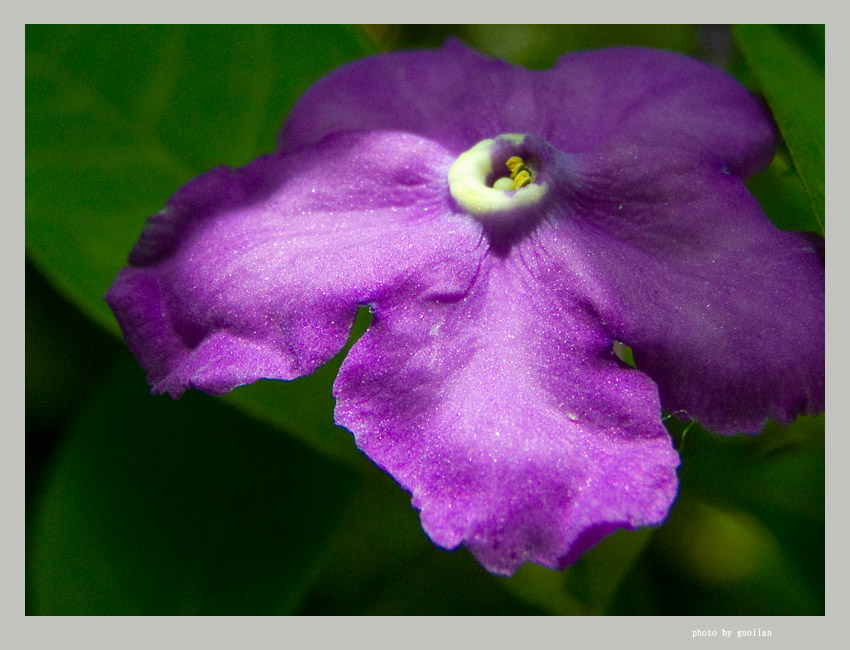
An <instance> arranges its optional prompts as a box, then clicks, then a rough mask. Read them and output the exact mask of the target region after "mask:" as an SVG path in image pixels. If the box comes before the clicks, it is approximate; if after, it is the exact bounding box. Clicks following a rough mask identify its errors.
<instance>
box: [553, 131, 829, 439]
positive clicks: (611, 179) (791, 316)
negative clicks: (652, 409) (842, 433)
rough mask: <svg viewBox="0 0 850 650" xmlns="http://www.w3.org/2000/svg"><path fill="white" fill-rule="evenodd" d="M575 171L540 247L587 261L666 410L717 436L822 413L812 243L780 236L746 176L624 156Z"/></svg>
mask: <svg viewBox="0 0 850 650" xmlns="http://www.w3.org/2000/svg"><path fill="white" fill-rule="evenodd" d="M574 165H575V166H574V168H573V173H574V174H575V175H576V178H575V180H574V183H573V185H572V187H571V188H570V189H569V192H568V195H565V196H564V198H563V200H562V201H561V202H560V208H559V214H558V215H557V216H556V217H553V218H552V221H553V223H554V224H555V226H556V227H555V229H554V231H553V232H554V233H557V236H554V235H553V236H550V237H547V238H546V239H545V245H546V248H547V250H548V251H549V252H550V254H552V255H553V257H557V258H558V259H559V260H560V264H561V265H562V266H565V265H569V264H571V263H575V261H576V260H577V259H581V260H582V264H583V267H584V276H585V277H587V278H589V281H588V288H587V291H588V293H587V295H588V299H589V300H591V301H592V302H593V304H594V306H595V308H596V309H597V311H598V314H599V317H600V320H601V321H602V322H604V323H606V327H607V329H608V331H609V332H610V333H611V334H612V336H613V337H614V338H616V339H618V340H620V341H622V342H623V343H625V344H627V345H629V346H631V347H632V348H633V351H634V357H635V361H636V363H637V366H638V368H640V369H641V370H642V371H644V372H646V373H647V374H648V375H649V376H650V377H652V379H653V380H654V381H655V382H656V383H657V384H658V386H659V391H660V394H661V399H662V404H664V406H665V408H667V409H668V410H670V411H675V412H676V414H677V416H678V417H680V418H682V419H695V420H697V421H699V422H700V423H702V424H703V425H705V426H706V427H707V428H709V429H712V430H715V431H718V432H721V433H734V432H747V433H756V432H758V431H760V430H761V428H762V427H763V425H764V421H765V419H767V418H772V419H775V420H777V421H779V422H781V423H784V424H788V423H790V422H791V421H792V420H793V419H794V418H795V417H797V415H800V414H814V413H819V412H821V411H822V410H823V407H824V354H825V349H824V267H823V256H822V255H823V249H822V241H821V242H820V245H819V243H818V239H819V238H817V237H810V236H803V235H801V234H799V233H792V232H783V231H780V230H778V229H776V228H775V227H774V226H773V225H772V224H771V223H770V221H769V220H768V218H767V217H766V216H765V215H764V213H763V212H762V210H761V207H760V206H759V205H758V203H757V202H756V201H755V199H754V198H753V197H752V195H750V193H749V192H748V190H747V188H746V187H745V185H744V183H743V181H742V180H741V179H740V178H738V177H736V176H735V175H733V174H730V173H729V172H728V170H727V169H726V168H724V167H718V166H717V165H716V164H712V161H706V160H704V159H702V158H699V157H696V156H693V155H689V154H686V153H679V154H676V153H675V152H671V151H670V150H669V149H666V148H663V149H658V148H655V149H654V148H648V147H642V148H631V149H623V148H619V149H616V150H614V151H611V152H609V153H607V154H599V155H593V156H591V155H585V156H577V157H575V158H574ZM576 170H580V171H576ZM544 282H545V283H547V284H548V285H549V286H554V285H555V284H556V283H557V282H559V279H558V278H557V277H552V278H549V279H546V280H544ZM565 290H569V289H565Z"/></svg>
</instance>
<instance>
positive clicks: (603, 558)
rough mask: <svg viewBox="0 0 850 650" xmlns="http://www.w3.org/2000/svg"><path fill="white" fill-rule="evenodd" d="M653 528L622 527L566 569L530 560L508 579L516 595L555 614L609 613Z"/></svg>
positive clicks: (509, 587) (508, 584)
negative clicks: (635, 528) (551, 567)
mask: <svg viewBox="0 0 850 650" xmlns="http://www.w3.org/2000/svg"><path fill="white" fill-rule="evenodd" d="M652 534H653V531H652V530H650V529H646V528H645V529H641V530H637V531H626V530H620V531H617V532H616V533H614V534H613V535H610V536H609V537H607V538H605V539H604V540H603V541H602V542H600V543H599V544H598V545H597V546H595V547H594V548H593V549H591V550H590V551H588V552H587V553H585V554H584V555H582V556H581V558H579V560H578V562H576V564H574V565H573V566H570V567H568V568H566V569H565V570H564V571H563V572H559V571H551V570H549V569H545V568H543V567H540V566H536V565H531V564H527V565H525V566H523V567H522V568H520V570H519V571H517V573H516V575H514V576H513V577H512V578H510V579H508V580H507V581H506V585H507V588H508V589H509V590H510V591H512V592H513V593H514V594H515V595H516V596H519V597H520V598H522V599H523V600H525V601H526V602H528V603H532V604H535V605H537V606H538V607H540V608H541V609H543V610H544V611H547V612H549V613H551V614H558V615H573V616H587V615H601V614H605V613H606V612H607V611H608V609H609V607H610V605H611V603H612V601H613V599H614V597H615V595H616V594H617V591H618V590H619V589H620V586H621V584H622V583H623V581H624V580H625V578H626V576H627V575H628V574H629V572H630V571H631V569H632V566H633V565H634V563H635V562H636V561H637V559H638V558H639V557H640V555H641V553H642V552H643V550H644V548H645V547H646V545H647V543H648V542H649V540H650V538H651V537H652Z"/></svg>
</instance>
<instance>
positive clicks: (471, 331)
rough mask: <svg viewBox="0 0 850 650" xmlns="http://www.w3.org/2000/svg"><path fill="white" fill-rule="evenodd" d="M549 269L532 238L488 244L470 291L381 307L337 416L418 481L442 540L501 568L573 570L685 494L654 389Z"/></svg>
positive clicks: (401, 473)
mask: <svg viewBox="0 0 850 650" xmlns="http://www.w3.org/2000/svg"><path fill="white" fill-rule="evenodd" d="M550 264H551V258H549V257H548V256H547V255H546V254H545V251H543V250H542V249H540V248H539V247H537V246H535V245H533V244H526V245H523V246H520V247H515V248H513V249H512V250H511V251H510V252H509V253H508V254H507V256H504V257H503V256H501V255H497V254H494V253H493V252H492V251H491V253H490V254H489V255H488V257H487V258H486V260H485V262H484V264H483V265H482V269H481V272H480V274H479V276H478V279H477V280H476V283H475V284H474V286H473V288H472V290H471V291H470V293H469V294H468V295H466V296H465V297H464V298H462V299H461V300H457V301H443V300H435V299H421V300H415V301H408V302H406V303H404V304H395V303H388V304H386V305H385V306H381V305H378V306H377V307H376V308H375V312H374V320H373V322H372V325H371V327H370V329H369V330H368V331H367V332H366V334H365V335H364V336H363V337H362V338H361V339H360V340H359V341H358V342H357V344H356V345H355V346H354V347H353V348H352V350H351V352H350V353H349V355H348V357H347V358H346V360H345V362H344V363H343V366H342V369H341V370H340V374H339V376H338V378H337V382H336V384H335V387H334V394H335V396H336V398H337V409H336V419H337V422H338V423H339V424H341V425H343V426H345V427H346V428H348V429H349V430H351V431H352V432H353V433H354V435H355V438H356V440H357V444H358V446H359V447H360V449H362V450H363V451H364V452H365V453H366V454H368V455H369V457H370V458H372V459H373V460H374V461H375V462H377V463H378V464H379V465H380V466H381V467H382V468H384V469H386V470H387V471H388V472H390V473H391V474H392V475H393V476H394V477H395V478H396V479H397V480H398V481H399V482H400V483H401V485H402V486H404V487H405V488H406V489H408V490H409V491H411V492H412V494H413V504H414V506H416V507H417V508H419V509H420V510H421V518H422V525H423V527H424V529H425V530H426V532H427V533H428V534H429V536H430V537H431V538H432V539H433V540H434V542H436V543H437V544H439V545H441V546H444V547H446V548H453V547H455V546H457V545H458V544H460V543H462V542H463V543H465V544H466V545H467V546H468V547H469V548H470V550H471V551H472V552H473V553H474V554H475V555H476V556H477V558H478V559H479V561H480V562H481V563H482V564H483V565H484V566H485V567H487V568H488V569H489V570H490V571H492V572H494V573H500V574H511V573H513V571H514V570H515V569H516V568H517V567H518V566H519V565H521V564H522V563H523V562H525V561H532V562H537V563H540V564H543V565H545V566H548V567H553V568H563V567H564V566H565V565H566V564H568V563H570V562H573V561H575V559H576V558H577V557H578V555H579V554H580V553H581V552H582V551H584V550H586V549H587V548H589V547H590V546H592V545H593V544H595V543H596V542H597V541H599V539H600V538H602V537H603V536H605V535H606V534H608V533H610V532H611V531H612V530H614V529H615V528H618V527H624V528H635V527H638V526H643V525H652V524H658V523H660V522H661V521H662V520H663V519H664V518H665V517H666V515H667V512H668V510H669V507H670V504H671V503H672V500H673V499H674V497H675V493H676V473H675V468H676V467H677V465H678V462H679V460H678V456H677V454H676V453H675V451H674V450H673V448H672V445H671V442H670V438H669V436H668V435H667V433H666V431H665V429H664V427H663V426H662V425H661V419H660V411H661V408H660V406H659V402H658V396H657V392H656V389H655V386H654V385H653V384H652V382H651V381H649V380H648V379H647V377H646V376H645V375H643V374H642V373H640V372H638V371H635V370H632V369H630V368H627V367H625V365H624V364H622V363H620V362H619V361H618V360H617V359H616V358H615V357H614V355H613V354H612V352H611V339H610V337H609V336H608V335H607V333H606V332H605V331H604V329H603V328H602V327H601V326H600V324H599V323H598V321H597V320H596V318H595V315H594V314H593V313H592V312H589V311H587V310H586V309H584V308H583V307H582V305H581V304H580V303H578V302H576V301H574V300H571V299H570V298H569V297H564V296H559V295H557V294H555V293H553V292H551V291H549V290H547V288H546V285H545V284H541V283H540V282H539V280H540V275H541V274H543V269H544V268H547V267H548V266H549V265H550ZM547 272H548V271H547Z"/></svg>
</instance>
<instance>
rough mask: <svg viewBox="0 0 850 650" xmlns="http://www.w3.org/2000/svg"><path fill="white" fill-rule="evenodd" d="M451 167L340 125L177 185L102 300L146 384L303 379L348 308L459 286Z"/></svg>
mask: <svg viewBox="0 0 850 650" xmlns="http://www.w3.org/2000/svg"><path fill="white" fill-rule="evenodd" d="M451 162H452V158H451V157H450V156H448V155H447V153H446V152H445V151H444V150H443V149H442V148H440V147H439V146H437V145H435V144H434V143H431V142H428V141H425V140H422V139H420V138H417V137H414V136H409V135H405V134H398V133H370V134H364V133H360V134H340V135H334V136H331V137H328V138H327V139H326V140H324V141H323V142H321V143H319V144H318V145H316V146H315V147H312V148H310V149H309V150H304V151H300V152H297V153H293V154H288V155H283V154H275V155H269V156H264V157H262V158H259V159H258V160H256V161H254V162H253V163H251V164H249V165H247V166H246V167H244V168H241V169H236V170H233V169H229V168H224V167H221V168H218V169H215V170H212V171H211V172H208V173H207V174H204V175H203V176H201V177H199V178H197V179H195V180H194V181H192V182H190V183H189V184H188V185H186V186H185V187H183V188H182V189H181V190H179V191H178V192H177V193H176V194H175V196H174V197H172V199H171V200H170V201H169V202H168V204H167V206H166V208H165V209H164V210H163V211H162V212H161V213H159V214H157V215H154V216H153V217H152V218H151V219H150V220H149V222H148V225H147V227H146V229H145V232H144V233H143V235H142V237H141V239H140V241H139V243H138V244H137V245H136V248H135V249H134V250H133V252H132V254H131V256H130V261H131V266H130V267H128V268H125V269H123V270H122V271H121V272H120V274H119V275H118V278H117V279H116V281H115V282H114V284H113V286H112V287H111V289H110V290H109V293H108V294H107V301H108V302H109V304H110V306H111V307H112V309H113V310H114V312H115V314H116V317H117V319H118V321H119V324H120V325H121V328H122V331H123V332H124V335H125V338H126V340H127V342H128V345H129V346H130V348H131V350H132V351H133V352H134V354H135V355H136V357H137V359H138V360H139V361H140V363H141V364H142V366H143V367H144V368H145V369H146V370H147V372H148V374H149V381H150V382H151V384H152V385H153V386H154V390H155V392H169V393H171V394H172V395H173V396H175V397H176V396H179V395H180V394H181V393H182V392H183V391H184V390H185V389H186V388H188V387H190V386H194V387H198V388H201V389H202V390H205V391H207V392H211V393H223V392H226V391H228V390H230V389H232V388H233V387H235V386H238V385H241V384H245V383H249V382H252V381H254V380H256V379H258V378H261V377H266V378H277V379H292V378H295V377H297V376H300V375H304V374H309V373H311V372H313V371H314V370H315V369H316V368H317V367H318V366H319V365H321V364H322V363H324V362H326V361H327V360H329V359H330V358H331V357H332V356H333V355H334V354H336V353H337V352H338V351H339V350H340V349H341V348H342V346H343V345H344V343H345V341H346V338H347V336H348V333H349V331H350V328H351V324H352V322H353V320H354V316H355V314H356V311H357V305H358V304H365V303H369V302H372V301H379V300H383V299H390V297H393V298H394V299H397V300H406V299H415V298H417V297H422V296H451V295H454V294H458V293H460V294H462V293H464V292H465V291H466V289H467V288H468V286H469V284H470V282H471V280H472V277H473V276H474V273H475V271H476V269H477V266H478V262H479V259H480V257H481V253H479V252H477V251H478V249H479V247H480V229H479V228H478V227H477V226H476V225H475V224H474V223H473V222H471V221H469V220H468V219H464V218H460V217H455V216H453V215H452V214H450V213H449V210H448V208H447V202H448V201H449V200H450V199H449V196H448V190H447V187H446V182H445V177H446V174H447V170H448V167H449V166H450V164H451Z"/></svg>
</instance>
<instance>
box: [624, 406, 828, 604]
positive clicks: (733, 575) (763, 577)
mask: <svg viewBox="0 0 850 650" xmlns="http://www.w3.org/2000/svg"><path fill="white" fill-rule="evenodd" d="M668 425H670V426H672V427H676V428H680V429H681V428H683V427H686V426H688V427H689V431H688V433H687V435H686V436H685V437H684V440H683V442H682V446H681V449H680V452H681V455H682V466H681V469H680V471H679V478H680V482H681V487H680V492H679V497H678V498H677V500H676V503H675V505H674V507H673V511H672V513H671V515H670V518H669V520H668V521H667V522H666V523H665V524H664V526H662V527H661V528H660V529H659V530H658V532H657V533H656V534H655V535H654V536H653V538H652V540H651V542H650V545H649V548H648V551H647V553H646V554H645V555H644V556H643V557H642V558H641V560H640V562H639V566H636V570H635V571H634V572H633V573H632V576H634V577H635V578H636V579H635V581H633V582H632V581H631V580H627V581H626V584H625V586H624V587H623V588H622V589H621V590H620V593H619V594H618V603H617V606H616V607H615V610H616V611H615V613H621V612H622V613H652V612H657V611H665V612H668V613H670V614H679V615H685V614H688V615H709V614H713V615H721V614H722V615H751V616H766V615H790V614H796V615H822V614H823V611H824V607H825V605H824V601H825V593H824V571H825V528H824V521H825V508H824V489H825V488H824V485H825V483H824V456H825V449H824V416H823V415H821V416H818V417H801V418H799V419H798V420H797V421H796V422H795V423H793V424H792V425H790V426H788V427H780V426H779V425H777V424H776V423H773V422H771V423H768V425H767V426H766V427H765V429H764V430H763V431H762V433H761V435H759V436H733V437H725V436H718V435H715V434H713V433H710V432H707V431H705V430H704V429H703V428H702V427H700V426H699V425H696V424H693V425H686V424H685V423H677V422H675V421H674V420H669V421H668ZM630 577H631V576H630ZM641 607H644V608H645V611H644V610H641V609H640V608H641Z"/></svg>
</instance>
